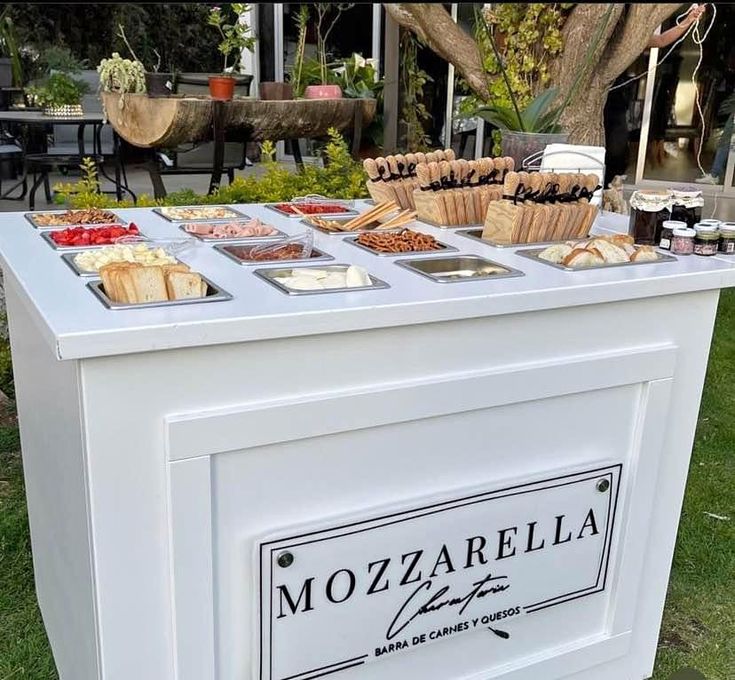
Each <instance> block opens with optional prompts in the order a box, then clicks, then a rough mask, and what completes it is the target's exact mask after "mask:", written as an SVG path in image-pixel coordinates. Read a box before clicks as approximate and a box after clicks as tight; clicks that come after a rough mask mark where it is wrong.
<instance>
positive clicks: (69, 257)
mask: <svg viewBox="0 0 735 680" xmlns="http://www.w3.org/2000/svg"><path fill="white" fill-rule="evenodd" d="M103 247H104V246H103ZM87 250H89V248H88V249H87ZM80 252H82V251H81V250H75V251H70V252H68V253H62V254H61V259H62V260H63V261H64V262H66V264H67V265H68V266H69V268H70V269H71V270H72V271H73V272H74V273H75V274H76V275H77V276H82V277H84V278H95V279H98V278H100V273H99V272H88V271H84V270H82V269H79V267H77V265H76V262H74V257H75V256H77V255H78V254H79V253H80ZM176 262H177V263H180V262H181V260H178V259H177V260H176ZM118 264H119V263H118Z"/></svg>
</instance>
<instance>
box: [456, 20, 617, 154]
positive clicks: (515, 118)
mask: <svg viewBox="0 0 735 680" xmlns="http://www.w3.org/2000/svg"><path fill="white" fill-rule="evenodd" d="M475 21H476V24H477V25H478V27H479V29H480V31H481V33H484V37H485V38H486V41H487V43H488V44H489V45H490V47H491V48H492V53H493V55H494V59H495V62H496V64H497V68H498V71H499V72H500V74H501V76H502V78H503V82H504V84H505V88H506V89H507V92H508V97H509V103H503V102H500V101H498V100H494V101H493V102H491V103H488V104H485V105H481V106H478V107H476V108H475V109H474V111H473V112H472V113H471V114H470V115H478V116H480V117H481V118H483V119H484V120H486V121H488V122H489V123H491V124H493V125H495V126H496V127H497V128H498V129H499V130H500V132H501V137H502V149H503V154H504V155H506V156H510V157H512V158H513V159H514V160H515V164H516V167H517V168H521V167H522V166H523V163H524V161H525V160H526V159H527V158H529V157H531V156H534V155H537V154H539V153H541V152H543V150H544V149H545V148H546V146H547V145H548V144H553V143H564V142H566V141H567V139H568V135H567V133H565V132H564V131H563V130H562V126H561V124H560V120H561V116H562V114H563V113H564V111H565V109H566V108H567V106H568V105H569V102H571V101H572V99H573V97H574V96H575V94H576V92H577V90H578V89H579V87H580V83H581V82H582V76H583V75H584V73H585V72H586V71H587V69H588V68H590V66H591V63H592V55H593V54H594V52H595V50H597V48H598V47H599V44H600V41H601V36H602V30H603V29H604V23H602V24H600V25H599V26H598V27H597V30H596V32H595V35H594V37H593V38H592V39H591V40H590V42H589V46H588V48H587V51H586V54H585V58H584V60H583V62H582V66H581V68H579V70H578V72H577V75H576V78H575V80H574V82H573V83H572V86H571V87H570V88H569V91H568V92H567V93H566V96H565V97H564V98H563V100H561V102H560V103H559V101H558V95H559V92H558V90H557V89H556V88H546V89H537V90H536V91H537V94H536V96H535V97H534V98H533V99H531V101H530V102H529V103H528V104H527V105H526V106H523V107H521V106H520V104H519V101H518V97H517V94H516V92H515V90H514V88H513V87H512V85H511V79H510V76H509V74H508V71H507V69H506V65H505V62H504V60H503V57H502V56H501V54H500V50H499V49H498V46H497V43H496V40H495V36H494V35H493V31H492V29H491V28H490V26H489V25H488V22H487V21H486V19H485V14H483V13H482V12H480V11H479V10H477V9H476V10H475ZM480 44H481V45H482V44H483V41H480ZM483 61H484V59H483Z"/></svg>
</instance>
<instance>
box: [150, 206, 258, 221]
mask: <svg viewBox="0 0 735 680" xmlns="http://www.w3.org/2000/svg"><path fill="white" fill-rule="evenodd" d="M171 207H173V208H194V209H196V208H223V209H224V210H229V211H230V215H229V217H181V218H178V217H169V216H168V215H166V214H165V213H163V212H161V210H162V208H153V212H154V213H156V214H158V215H160V216H161V217H163V219H164V220H168V221H169V222H223V221H226V222H229V221H231V220H243V219H250V217H249V216H248V215H245V214H244V213H241V212H240V211H239V210H236V209H235V208H232V207H230V206H229V205H176V206H171Z"/></svg>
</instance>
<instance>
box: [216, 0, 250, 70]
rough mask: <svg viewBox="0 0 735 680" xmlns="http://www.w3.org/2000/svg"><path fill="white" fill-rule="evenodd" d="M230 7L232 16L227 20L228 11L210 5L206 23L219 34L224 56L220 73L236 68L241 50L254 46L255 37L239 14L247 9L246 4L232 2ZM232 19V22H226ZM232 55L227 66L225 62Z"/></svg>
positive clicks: (220, 49)
mask: <svg viewBox="0 0 735 680" xmlns="http://www.w3.org/2000/svg"><path fill="white" fill-rule="evenodd" d="M230 8H231V10H232V12H233V14H234V16H233V17H232V18H231V19H229V20H228V18H227V15H228V14H229V12H227V11H226V10H225V11H223V10H222V8H221V7H212V9H211V10H210V11H209V18H208V20H207V23H208V24H209V25H210V26H214V27H215V28H216V29H217V31H218V32H219V34H220V37H221V38H222V40H221V41H220V43H219V45H218V49H219V51H220V53H221V54H222V55H223V56H224V67H223V69H222V73H231V72H232V71H235V70H237V68H238V67H239V65H240V59H241V56H242V50H243V49H248V50H250V51H251V52H252V51H253V47H254V46H255V38H254V37H253V36H252V35H251V34H250V26H248V25H247V23H245V22H244V21H242V20H240V15H241V14H242V13H243V12H246V11H247V10H248V6H247V5H246V4H243V3H239V2H233V3H232V4H231V5H230ZM228 21H232V23H228ZM230 55H233V63H232V66H229V67H228V66H227V62H228V60H229V58H230Z"/></svg>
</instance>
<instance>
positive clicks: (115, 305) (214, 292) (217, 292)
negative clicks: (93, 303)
mask: <svg viewBox="0 0 735 680" xmlns="http://www.w3.org/2000/svg"><path fill="white" fill-rule="evenodd" d="M199 276H201V274H200V275H199ZM202 279H203V280H204V281H205V283H206V284H207V296H206V297H203V298H188V299H186V300H167V301H166V302H143V303H141V304H136V305H131V304H125V303H122V302H113V301H112V300H110V298H108V297H107V295H106V294H105V291H104V288H103V287H102V281H90V282H89V283H87V287H88V288H89V289H90V290H91V291H92V292H93V293H94V294H95V296H96V297H97V299H98V300H99V301H100V302H101V303H102V304H103V305H105V307H107V309H150V308H151V307H178V306H180V305H197V304H203V303H206V302H222V301H223V300H232V295H230V294H229V293H228V292H227V291H226V290H223V289H222V288H220V287H218V286H215V285H214V284H213V283H212V282H211V281H210V280H209V279H208V278H206V277H204V276H202Z"/></svg>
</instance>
